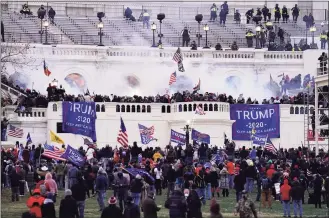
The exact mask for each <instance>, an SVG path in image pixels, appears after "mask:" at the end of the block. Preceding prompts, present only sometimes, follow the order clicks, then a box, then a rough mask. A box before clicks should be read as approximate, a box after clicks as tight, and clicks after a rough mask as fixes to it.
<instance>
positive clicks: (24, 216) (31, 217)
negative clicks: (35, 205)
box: [22, 212, 37, 218]
mask: <svg viewBox="0 0 329 218" xmlns="http://www.w3.org/2000/svg"><path fill="white" fill-rule="evenodd" d="M22 218H37V217H36V216H35V214H34V213H33V214H32V213H30V212H24V213H22Z"/></svg>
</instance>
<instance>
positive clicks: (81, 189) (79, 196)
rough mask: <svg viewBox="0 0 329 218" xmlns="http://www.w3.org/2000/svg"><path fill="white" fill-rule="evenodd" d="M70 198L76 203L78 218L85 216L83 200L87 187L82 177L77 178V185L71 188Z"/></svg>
mask: <svg viewBox="0 0 329 218" xmlns="http://www.w3.org/2000/svg"><path fill="white" fill-rule="evenodd" d="M71 190H72V197H73V198H74V200H76V201H77V206H78V210H79V214H80V218H84V214H85V200H86V193H87V191H88V190H87V187H86V184H85V182H84V181H83V179H82V177H81V176H79V177H78V183H77V184H74V185H73V186H72V189H71Z"/></svg>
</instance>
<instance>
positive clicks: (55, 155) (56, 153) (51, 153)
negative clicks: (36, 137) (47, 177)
mask: <svg viewBox="0 0 329 218" xmlns="http://www.w3.org/2000/svg"><path fill="white" fill-rule="evenodd" d="M44 149H45V150H44V152H43V153H42V155H43V156H45V157H48V158H51V159H55V160H63V161H64V160H65V159H64V158H61V156H62V154H63V151H61V150H60V149H59V148H57V147H55V146H53V145H48V144H47V143H46V144H44Z"/></svg>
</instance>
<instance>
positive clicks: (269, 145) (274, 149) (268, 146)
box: [264, 137, 278, 154]
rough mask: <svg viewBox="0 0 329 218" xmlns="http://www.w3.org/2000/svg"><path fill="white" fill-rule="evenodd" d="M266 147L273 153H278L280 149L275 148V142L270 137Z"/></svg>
mask: <svg viewBox="0 0 329 218" xmlns="http://www.w3.org/2000/svg"><path fill="white" fill-rule="evenodd" d="M264 149H265V150H268V151H269V152H272V153H273V154H276V153H278V150H277V149H276V148H275V146H274V145H273V143H272V141H271V139H270V138H269V137H267V142H266V145H265V147H264Z"/></svg>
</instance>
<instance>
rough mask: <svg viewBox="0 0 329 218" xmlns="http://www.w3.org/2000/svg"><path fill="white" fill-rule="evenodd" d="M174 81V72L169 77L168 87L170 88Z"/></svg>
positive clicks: (175, 78)
mask: <svg viewBox="0 0 329 218" xmlns="http://www.w3.org/2000/svg"><path fill="white" fill-rule="evenodd" d="M176 80H177V74H176V71H175V72H173V73H172V74H171V75H170V79H169V85H170V86H171V85H172V84H173V83H175V82H176Z"/></svg>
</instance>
